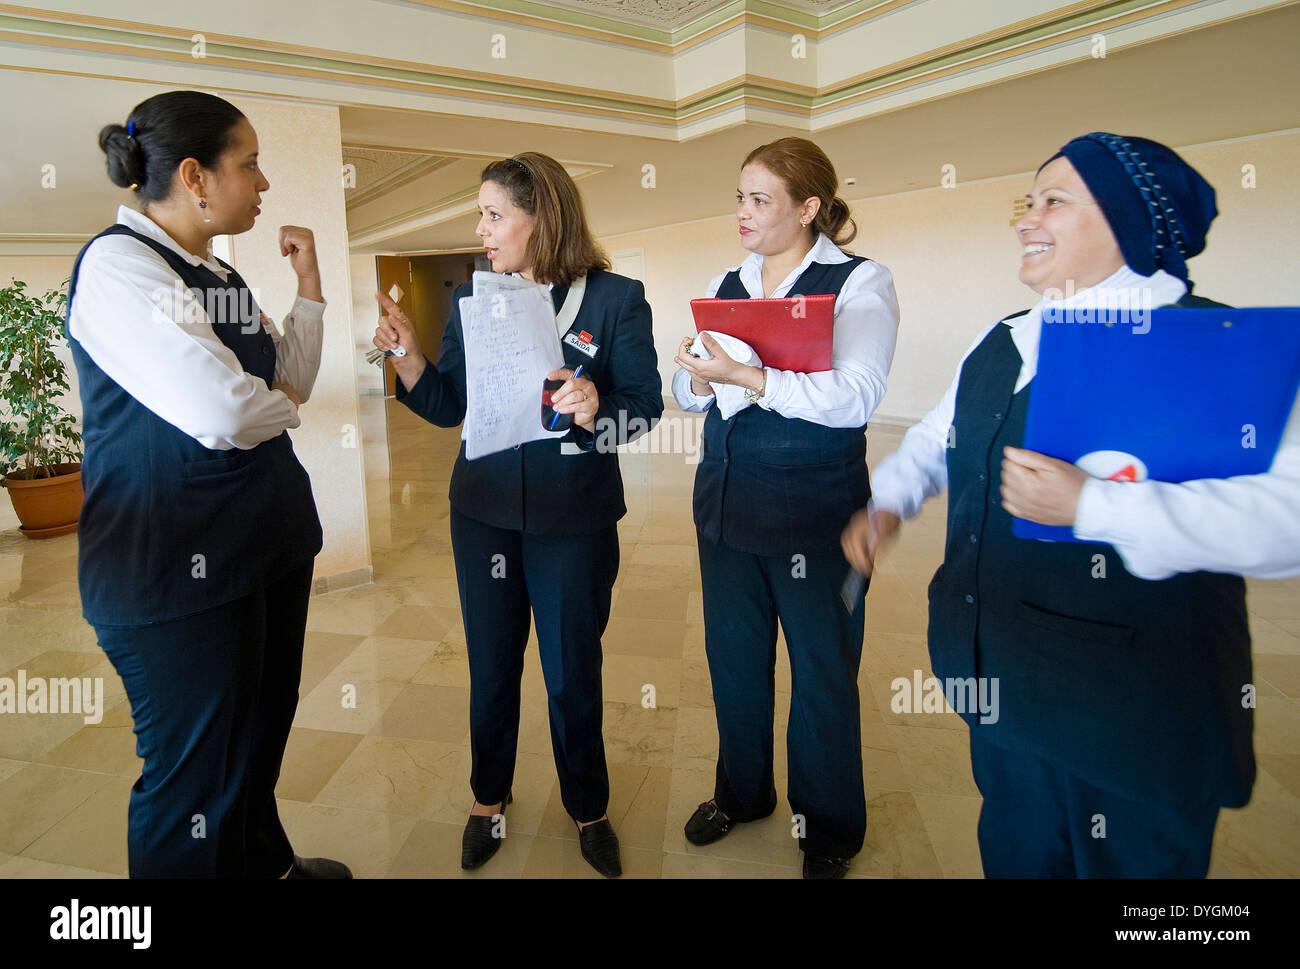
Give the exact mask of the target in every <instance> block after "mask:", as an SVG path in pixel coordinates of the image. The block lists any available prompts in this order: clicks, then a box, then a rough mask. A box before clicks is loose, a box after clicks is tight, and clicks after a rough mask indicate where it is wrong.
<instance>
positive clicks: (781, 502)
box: [694, 256, 871, 555]
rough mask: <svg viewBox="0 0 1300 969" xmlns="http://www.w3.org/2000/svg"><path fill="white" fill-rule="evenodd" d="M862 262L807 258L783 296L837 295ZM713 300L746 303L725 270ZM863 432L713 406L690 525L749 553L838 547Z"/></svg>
mask: <svg viewBox="0 0 1300 969" xmlns="http://www.w3.org/2000/svg"><path fill="white" fill-rule="evenodd" d="M865 261H866V260H865V259H864V258H863V257H862V256H853V257H851V258H850V259H849V260H848V261H847V262H842V263H817V262H814V263H812V264H811V265H810V266H809V267H808V268H807V269H806V270H804V272H803V273H802V275H800V277H799V278H798V279H797V280H795V283H794V285H793V286H791V287H790V292H789V293H788V294H787V295H788V296H813V295H820V294H833V295H836V296H838V295H839V292H840V290H841V289H842V288H843V286H844V281H845V280H846V279H848V278H849V274H850V273H852V272H853V270H855V269H857V268H858V266H859V264H861V263H863V262H865ZM717 297H718V298H719V299H748V298H749V293H748V292H747V291H746V289H745V287H744V285H743V284H742V283H741V281H740V272H739V270H736V271H733V272H730V273H728V274H727V276H726V278H725V279H724V280H723V281H722V285H721V286H720V287H718V293H717ZM836 325H837V326H839V325H845V324H843V323H838V322H837V324H836ZM865 431H866V425H865V424H864V425H863V426H861V427H827V426H826V425H824V424H815V423H813V422H812V421H805V420H801V419H799V418H795V417H782V416H781V415H780V414H777V413H775V412H773V411H768V410H764V409H763V408H762V407H759V406H758V405H757V404H755V405H752V406H750V407H746V408H745V409H744V410H742V411H741V412H740V413H738V414H736V415H734V416H733V417H732V418H731V419H730V420H723V418H722V415H721V414H720V413H719V412H718V408H717V405H716V404H715V405H714V406H713V407H711V408H709V414H708V417H707V418H706V419H705V421H704V432H703V435H702V441H701V443H702V449H701V450H702V453H701V456H700V465H699V467H698V468H697V469H696V472H695V500H694V504H695V526H696V528H697V529H699V532H700V534H701V535H703V536H704V537H705V538H707V539H709V540H710V541H711V542H715V543H719V544H724V545H728V546H730V547H732V548H734V549H738V550H739V551H742V552H750V553H753V554H757V555H793V554H794V553H796V552H803V553H807V554H820V553H826V552H836V551H839V548H840V532H842V531H843V530H844V526H845V525H846V524H848V520H849V518H850V517H851V516H852V514H853V512H854V511H856V510H857V509H858V508H861V507H862V506H863V505H865V504H866V503H867V499H868V498H869V497H870V496H871V490H870V486H869V485H868V483H867V461H866V455H867V439H866V436H865Z"/></svg>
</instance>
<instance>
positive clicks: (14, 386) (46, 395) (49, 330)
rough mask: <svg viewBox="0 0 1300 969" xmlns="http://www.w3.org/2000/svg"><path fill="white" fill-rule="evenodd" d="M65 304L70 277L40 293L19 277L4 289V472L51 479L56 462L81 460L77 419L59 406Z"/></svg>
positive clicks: (64, 381)
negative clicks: (31, 291) (31, 290)
mask: <svg viewBox="0 0 1300 969" xmlns="http://www.w3.org/2000/svg"><path fill="white" fill-rule="evenodd" d="M67 304H68V281H67V280H64V284H63V286H62V287H61V288H59V289H52V290H50V291H49V292H47V293H46V294H45V295H44V296H40V297H38V296H33V295H29V294H28V293H27V284H26V283H25V282H23V281H22V280H21V279H14V280H11V281H10V285H9V286H7V287H5V288H4V289H0V476H9V477H14V478H51V477H54V476H55V474H57V473H58V472H57V471H56V469H55V467H54V466H55V465H57V464H60V463H63V462H74V461H80V460H81V435H80V434H78V433H77V420H76V418H75V417H73V416H72V415H71V414H69V413H68V412H67V411H66V410H64V409H63V407H62V406H61V405H60V404H59V398H60V397H61V396H62V395H63V394H64V393H66V392H67V391H68V377H67V371H66V368H65V366H64V363H63V361H62V360H60V359H59V357H58V355H57V354H56V353H55V348H56V347H57V346H59V345H60V344H61V343H63V317H64V312H65V310H66V308H67Z"/></svg>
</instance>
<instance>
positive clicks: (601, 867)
mask: <svg viewBox="0 0 1300 969" xmlns="http://www.w3.org/2000/svg"><path fill="white" fill-rule="evenodd" d="M574 823H575V824H576V823H577V822H576V821H575V822H574ZM578 843H579V844H581V845H582V857H584V858H586V859H587V864H589V865H591V867H592V868H595V869H596V871H598V872H600V873H601V874H602V875H604V876H605V877H606V878H617V877H618V876H619V875H621V874H623V865H622V863H621V862H620V861H619V860H618V835H616V834H615V833H614V826H613V825H611V824H610V823H609V818H603V819H602V820H600V821H597V822H595V823H594V824H589V825H587V826H586V827H582V826H579V828H578Z"/></svg>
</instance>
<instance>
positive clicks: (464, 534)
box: [451, 508, 619, 823]
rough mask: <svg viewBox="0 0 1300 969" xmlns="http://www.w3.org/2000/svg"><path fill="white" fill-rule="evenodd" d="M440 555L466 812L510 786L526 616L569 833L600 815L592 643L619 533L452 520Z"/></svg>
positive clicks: (604, 796) (601, 766)
mask: <svg viewBox="0 0 1300 969" xmlns="http://www.w3.org/2000/svg"><path fill="white" fill-rule="evenodd" d="M451 546H452V553H453V555H454V557H455V560H456V582H457V585H458V586H459V589H460V607H461V615H462V616H463V618H464V620H465V643H466V645H467V647H468V651H469V676H470V699H469V727H470V753H471V758H472V767H471V771H470V787H471V788H472V789H473V791H474V798H475V800H477V801H478V802H479V803H480V804H496V803H497V802H499V801H502V800H504V799H505V796H506V793H507V792H508V791H509V790H510V785H511V782H512V781H513V779H514V773H515V754H516V751H517V748H518V746H519V683H520V678H521V677H522V676H523V672H524V648H525V647H526V646H527V645H528V620H529V612H530V610H531V613H532V618H533V621H534V622H535V624H536V626H537V645H538V651H539V652H540V653H541V660H542V675H543V677H544V678H545V680H546V695H547V697H548V701H549V706H550V719H551V748H552V750H553V751H554V752H555V768H556V771H557V772H558V774H559V778H560V796H561V798H562V799H563V801H564V809H565V810H566V811H568V812H569V815H570V816H571V817H572V818H573V819H574V820H575V821H579V822H583V823H586V822H588V821H595V820H597V819H599V818H600V817H601V816H602V815H604V813H605V809H606V808H607V807H608V806H609V771H608V770H607V768H606V766H605V741H604V738H603V737H602V736H601V722H602V714H603V712H604V711H603V705H602V704H603V701H602V696H601V679H600V667H601V647H600V637H601V636H602V635H603V634H604V632H605V626H606V624H607V623H608V622H609V604H610V599H611V596H612V593H613V588H614V579H615V578H616V577H617V575H618V558H619V550H618V528H617V527H616V526H614V525H610V526H609V527H608V528H604V529H601V530H599V531H596V532H591V533H588V534H584V535H572V536H563V537H545V536H540V535H530V534H528V533H526V532H521V531H515V530H512V529H502V528H494V527H493V526H491V525H485V524H484V523H482V522H479V521H475V520H474V519H472V518H468V517H466V516H465V515H463V514H461V513H460V512H458V511H456V509H454V508H453V509H452V511H451Z"/></svg>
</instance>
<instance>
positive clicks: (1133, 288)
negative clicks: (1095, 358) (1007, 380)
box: [1007, 265, 1187, 393]
mask: <svg viewBox="0 0 1300 969" xmlns="http://www.w3.org/2000/svg"><path fill="white" fill-rule="evenodd" d="M1186 292H1187V284H1186V283H1185V282H1183V281H1182V280H1181V279H1179V278H1178V277H1177V276H1171V275H1170V274H1169V273H1167V272H1165V271H1164V270H1163V269H1157V270H1156V271H1155V273H1154V274H1153V275H1150V276H1143V275H1141V274H1140V273H1137V272H1135V271H1134V270H1132V269H1130V268H1129V267H1128V266H1127V265H1125V266H1121V267H1120V268H1119V269H1117V270H1116V271H1115V272H1114V273H1112V274H1111V275H1110V276H1107V277H1106V278H1105V279H1103V280H1102V281H1101V282H1099V283H1097V284H1096V285H1095V286H1089V287H1088V288H1087V289H1081V290H1079V291H1078V292H1071V293H1069V294H1067V295H1066V296H1065V297H1064V298H1063V299H1050V300H1049V299H1040V300H1039V301H1038V302H1037V303H1035V304H1034V307H1033V309H1031V310H1030V311H1029V312H1028V313H1026V314H1025V315H1024V316H1019V317H1016V318H1015V319H1013V320H1008V321H1007V324H1008V325H1009V326H1010V327H1011V339H1012V340H1014V341H1015V344H1016V350H1017V351H1018V352H1019V353H1020V359H1021V361H1023V363H1022V366H1021V368H1020V379H1019V380H1017V381H1016V393H1019V392H1020V390H1021V388H1023V387H1024V386H1025V384H1027V383H1029V381H1031V380H1033V379H1034V374H1036V373H1037V372H1038V338H1039V335H1040V334H1041V332H1042V326H1043V318H1044V315H1046V317H1047V318H1048V319H1049V320H1053V319H1062V318H1065V317H1067V316H1068V313H1069V311H1070V310H1081V309H1088V310H1093V311H1097V310H1101V311H1105V310H1111V311H1114V310H1116V309H1142V310H1145V311H1147V312H1149V311H1151V310H1154V309H1156V308H1157V307H1160V306H1168V305H1169V304H1170V303H1176V302H1178V300H1180V299H1181V298H1182V296H1183V294H1184V293H1186Z"/></svg>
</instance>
